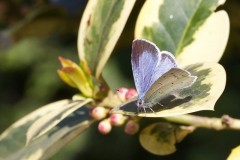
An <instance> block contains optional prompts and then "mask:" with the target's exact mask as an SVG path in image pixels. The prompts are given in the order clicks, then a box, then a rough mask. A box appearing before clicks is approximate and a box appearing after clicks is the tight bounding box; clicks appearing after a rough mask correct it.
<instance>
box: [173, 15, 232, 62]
mask: <svg viewBox="0 0 240 160" xmlns="http://www.w3.org/2000/svg"><path fill="white" fill-rule="evenodd" d="M229 30H230V24H229V17H228V15H227V13H226V12H225V11H218V12H216V13H213V14H211V16H209V17H208V19H207V20H206V21H205V22H204V24H203V25H202V26H201V27H200V28H199V30H198V31H196V33H195V34H194V41H193V42H192V43H191V44H190V45H188V46H186V47H185V48H184V49H183V51H182V52H181V53H180V54H179V55H178V56H177V60H178V62H179V64H180V65H182V66H185V65H189V64H193V63H199V62H218V61H219V60H220V59H221V57H222V55H223V53H224V50H225V48H226V45H227V41H228V36H229Z"/></svg>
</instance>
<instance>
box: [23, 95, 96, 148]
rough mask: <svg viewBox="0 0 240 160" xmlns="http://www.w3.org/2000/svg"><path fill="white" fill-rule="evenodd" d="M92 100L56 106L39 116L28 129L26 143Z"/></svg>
mask: <svg viewBox="0 0 240 160" xmlns="http://www.w3.org/2000/svg"><path fill="white" fill-rule="evenodd" d="M90 101H92V99H85V100H81V101H72V102H70V103H69V104H67V105H64V106H60V107H56V108H55V109H54V110H51V111H50V112H48V113H47V114H45V115H43V116H41V117H40V118H38V119H37V120H36V121H35V122H34V123H33V124H32V125H31V126H30V127H29V129H28V131H27V135H26V136H27V137H26V144H27V145H28V143H29V142H30V141H31V140H32V139H34V138H37V137H40V136H41V135H43V134H45V133H46V132H48V131H49V130H50V129H52V128H53V127H55V126H56V125H57V124H58V123H59V122H61V121H62V120H63V119H64V118H66V117H67V116H68V115H70V114H71V113H72V112H74V111H76V110H77V109H79V108H80V107H82V106H83V105H85V104H87V103H89V102H90Z"/></svg>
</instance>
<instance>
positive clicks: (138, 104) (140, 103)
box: [136, 98, 144, 108]
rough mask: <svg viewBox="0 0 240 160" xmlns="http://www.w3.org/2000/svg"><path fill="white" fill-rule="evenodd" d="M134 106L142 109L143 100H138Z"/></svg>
mask: <svg viewBox="0 0 240 160" xmlns="http://www.w3.org/2000/svg"><path fill="white" fill-rule="evenodd" d="M136 105H137V106H138V107H140V108H143V107H144V100H143V99H141V98H138V100H137V102H136Z"/></svg>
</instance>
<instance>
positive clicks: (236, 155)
mask: <svg viewBox="0 0 240 160" xmlns="http://www.w3.org/2000/svg"><path fill="white" fill-rule="evenodd" d="M239 159H240V146H237V147H235V148H234V149H233V150H232V152H231V154H230V155H229V156H228V158H227V160H239Z"/></svg>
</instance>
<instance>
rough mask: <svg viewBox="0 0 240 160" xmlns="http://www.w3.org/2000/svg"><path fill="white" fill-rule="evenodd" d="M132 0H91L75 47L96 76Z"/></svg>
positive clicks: (121, 25) (109, 52)
mask: <svg viewBox="0 0 240 160" xmlns="http://www.w3.org/2000/svg"><path fill="white" fill-rule="evenodd" d="M134 3H135V0H131V1H125V0H112V1H107V0H101V1H98V0H90V1H89V2H88V4H87V7H86V9H85V11H84V14H83V17H82V20H81V24H80V28H79V34H78V51H79V57H80V59H81V60H83V61H86V62H87V63H88V65H89V67H90V70H91V71H92V72H93V75H95V76H96V78H99V76H100V74H101V71H102V69H103V67H104V65H105V63H106V62H107V60H108V58H109V56H110V54H111V52H112V50H113V48H114V46H115V44H116V42H117V40H118V38H119V36H120V34H121V32H122V30H123V28H124V26H125V24H126V21H127V19H128V16H129V14H130V12H131V10H132V8H133V5H134Z"/></svg>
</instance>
